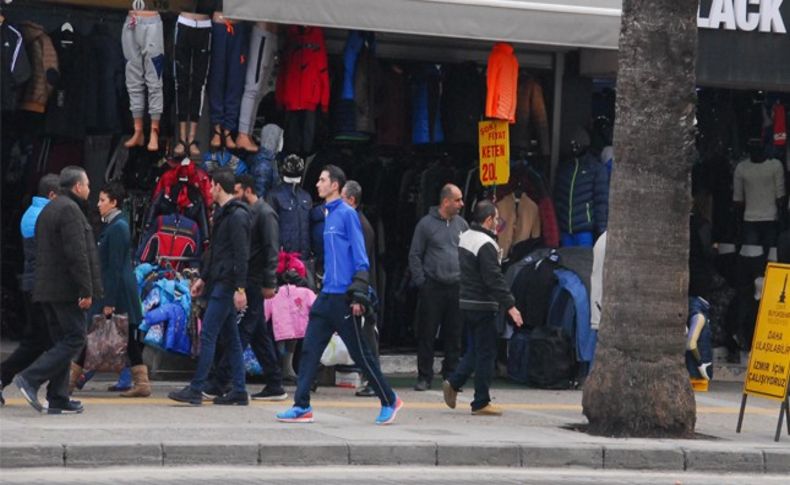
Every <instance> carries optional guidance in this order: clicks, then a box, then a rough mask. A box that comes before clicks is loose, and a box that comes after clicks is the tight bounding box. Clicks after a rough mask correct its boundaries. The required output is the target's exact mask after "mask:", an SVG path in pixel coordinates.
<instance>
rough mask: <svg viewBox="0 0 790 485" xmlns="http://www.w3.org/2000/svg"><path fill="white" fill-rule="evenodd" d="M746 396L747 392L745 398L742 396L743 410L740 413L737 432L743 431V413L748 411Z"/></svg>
mask: <svg viewBox="0 0 790 485" xmlns="http://www.w3.org/2000/svg"><path fill="white" fill-rule="evenodd" d="M746 396H747V394H746V393H744V394H743V398H741V412H740V413H738V427H737V428H735V432H736V433H740V432H741V425H742V424H743V413H744V411H746Z"/></svg>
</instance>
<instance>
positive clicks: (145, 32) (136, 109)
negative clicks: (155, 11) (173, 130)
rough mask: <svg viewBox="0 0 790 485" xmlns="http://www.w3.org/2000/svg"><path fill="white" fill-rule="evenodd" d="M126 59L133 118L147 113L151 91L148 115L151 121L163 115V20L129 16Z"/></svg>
mask: <svg viewBox="0 0 790 485" xmlns="http://www.w3.org/2000/svg"><path fill="white" fill-rule="evenodd" d="M121 46H122V47H123V56H124V57H125V58H126V90H127V91H128V92H129V108H130V111H131V112H132V117H134V118H142V117H143V114H144V113H145V98H146V88H148V113H149V114H150V115H151V119H153V120H158V119H159V118H160V117H161V116H162V110H163V105H164V101H163V96H162V70H163V69H164V66H165V41H164V33H163V30H162V18H161V17H159V15H156V16H153V17H139V16H134V15H129V16H128V17H126V22H124V24H123V33H122V34H121Z"/></svg>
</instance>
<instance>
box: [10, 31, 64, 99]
mask: <svg viewBox="0 0 790 485" xmlns="http://www.w3.org/2000/svg"><path fill="white" fill-rule="evenodd" d="M19 26H20V27H22V36H23V37H24V38H25V47H26V48H27V52H28V56H30V66H31V68H32V69H33V76H32V77H31V78H30V81H28V83H27V86H26V87H25V92H24V94H23V95H22V100H21V103H20V105H19V108H20V109H23V110H25V111H32V112H34V113H43V112H44V111H46V109H47V101H48V100H49V96H50V95H51V94H52V90H53V89H54V88H55V83H56V82H57V80H58V76H59V73H58V54H57V52H56V51H55V46H53V45H52V39H50V38H49V36H48V35H47V34H46V33H45V32H44V28H43V27H42V26H40V25H38V24H35V23H33V22H22V23H20V24H19Z"/></svg>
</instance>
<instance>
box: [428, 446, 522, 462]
mask: <svg viewBox="0 0 790 485" xmlns="http://www.w3.org/2000/svg"><path fill="white" fill-rule="evenodd" d="M436 455H437V460H436V463H437V465H438V466H447V465H455V466H508V467H520V466H521V448H520V447H519V445H517V444H515V443H514V444H507V443H503V444H485V443H483V444H475V443H467V444H458V445H456V444H451V445H448V444H441V443H440V444H439V445H438V450H437V453H436Z"/></svg>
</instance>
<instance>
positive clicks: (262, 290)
mask: <svg viewBox="0 0 790 485" xmlns="http://www.w3.org/2000/svg"><path fill="white" fill-rule="evenodd" d="M235 195H236V198H237V199H239V200H241V201H244V202H245V203H246V204H247V205H248V206H249V207H250V212H251V213H252V228H251V233H250V261H249V265H248V271H247V288H246V294H247V311H246V312H245V313H244V316H243V317H242V319H241V322H239V338H240V340H241V348H242V349H246V348H247V345H248V344H249V345H250V346H251V348H252V352H253V353H254V354H255V358H257V359H258V362H260V364H261V367H263V377H264V382H266V387H264V388H263V390H262V391H261V392H259V393H257V394H253V395H252V396H251V397H252V399H259V400H262V401H282V400H284V399H287V398H288V394H287V393H286V392H285V389H283V373H282V369H281V368H280V360H279V358H278V357H277V349H276V348H275V343H274V333H273V331H272V327H271V325H267V324H266V321H265V320H264V318H263V300H264V298H265V299H269V298H272V297H274V293H275V290H276V288H277V263H278V255H279V246H280V227H279V224H278V221H277V214H276V213H275V212H274V209H272V206H270V205H269V204H267V203H266V201H264V200H263V199H261V198H260V197H258V195H257V194H256V193H255V178H254V177H252V176H251V175H247V174H245V175H240V176H238V177H236V186H235ZM229 380H230V372H229V365H228V361H227V353H225V352H223V355H222V356H221V358H220V359H219V364H218V365H217V367H216V369H215V373H214V377H213V379H212V381H213V382H212V383H211V384H210V385H209V386H208V388H207V389H206V390H205V391H204V392H203V393H204V394H206V395H212V393H217V392H219V393H221V391H222V390H223V389H224V387H225V386H226V383H227V382H228V381H229Z"/></svg>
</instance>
